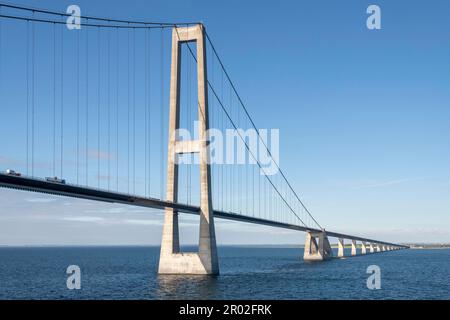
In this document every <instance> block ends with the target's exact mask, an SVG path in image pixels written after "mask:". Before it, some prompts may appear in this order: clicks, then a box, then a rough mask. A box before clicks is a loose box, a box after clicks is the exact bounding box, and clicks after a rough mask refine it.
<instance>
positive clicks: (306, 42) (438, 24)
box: [0, 0, 450, 244]
mask: <svg viewBox="0 0 450 320" xmlns="http://www.w3.org/2000/svg"><path fill="white" fill-rule="evenodd" d="M20 3H21V4H24V5H31V6H38V7H42V8H49V9H53V10H57V11H64V10H65V8H66V7H67V6H68V5H70V4H78V5H79V6H80V7H81V10H82V14H86V15H94V16H107V17H117V18H127V19H128V18H129V19H136V20H157V21H180V20H181V21H202V22H203V23H204V24H205V25H206V28H207V30H208V33H209V34H210V35H211V37H212V38H213V40H214V43H215V46H216V48H217V50H218V51H219V53H220V55H221V57H222V59H223V61H224V63H225V64H226V66H227V69H228V71H229V73H230V75H231V77H232V78H233V80H234V82H235V83H236V85H237V87H238V90H239V92H240V94H241V96H242V97H243V99H244V101H245V103H246V105H247V107H248V109H249V111H250V113H251V114H252V115H253V118H254V120H255V122H256V124H257V126H258V127H260V128H279V129H280V140H281V141H280V164H281V167H282V168H283V170H284V171H285V173H286V175H287V176H288V177H289V179H290V181H291V182H292V184H293V186H294V188H295V189H296V190H297V192H299V193H300V194H301V195H302V199H304V201H305V203H306V204H307V206H308V207H309V209H310V210H311V212H312V213H313V214H314V216H315V217H316V218H317V219H318V220H319V222H321V224H322V225H323V226H324V227H326V228H327V229H332V230H336V231H343V232H346V233H355V234H361V235H365V236H368V237H373V238H381V239H383V240H388V241H406V242H409V241H426V242H440V241H447V242H449V241H450V217H449V215H448V212H449V209H450V200H449V197H448V194H449V191H450V170H449V169H450V168H449V167H450V165H449V164H450V148H449V136H450V127H449V125H448V124H449V121H450V107H449V102H450V90H449V87H450V72H449V71H450V59H449V57H450V30H449V27H448V24H447V23H446V20H447V13H448V12H449V10H450V4H449V3H448V1H433V2H432V3H430V2H426V1H395V2H394V1H356V0H355V1H283V2H274V1H258V2H256V1H234V0H232V1H222V2H218V1H129V2H127V3H126V4H124V3H123V2H119V1H77V2H74V1H45V0H44V1H39V2H38V3H37V2H35V1H25V0H23V1H20ZM369 4H377V5H379V6H380V8H381V13H382V29H381V30H368V29H367V28H366V19H367V16H368V15H367V14H366V8H367V7H368V5H369ZM8 36H9V37H14V35H6V37H8ZM68 41H70V40H68ZM39 45H42V46H43V47H44V46H45V42H42V43H40V44H38V46H39ZM43 50H45V49H43ZM41 52H45V51H41ZM167 57H168V56H167ZM7 58H8V57H7V56H6V57H3V59H7ZM9 58H11V57H9ZM12 61H13V62H12V65H11V66H10V68H12V66H13V65H15V64H19V63H20V61H19V60H17V61H15V62H14V59H13V60H12ZM49 62H51V61H49ZM4 68H8V66H6V67H4ZM22 68H23V66H22ZM41 74H44V76H45V72H43V73H41ZM155 77H158V75H155ZM167 77H168V73H167V76H166V79H167ZM14 79H16V78H14ZM14 79H13V80H11V81H10V82H11V83H10V84H9V88H10V89H11V90H14V83H16V82H15V80H14ZM156 79H157V78H155V80H156ZM2 81H4V80H2ZM16 81H17V82H19V81H20V77H19V76H17V79H16ZM3 83H4V82H3ZM5 86H6V87H5ZM5 88H8V84H4V87H3V90H5ZM16 94H17V95H20V91H18V92H17V93H16ZM40 99H41V100H39V102H40V103H41V104H45V101H46V99H49V98H48V97H47V98H46V97H45V95H44V96H41V98H40ZM154 99H155V103H156V104H158V99H159V97H158V96H157V95H156V94H155V98H154ZM7 112H8V113H9V114H10V117H11V119H13V120H14V119H15V120H16V121H19V120H20V114H19V113H15V111H14V110H8V111H7ZM41 120H42V122H41V123H42V124H43V125H42V126H43V127H46V125H45V123H46V122H45V121H46V120H45V119H41ZM2 126H3V127H2V128H1V129H0V132H1V133H2V136H5V134H7V133H8V132H10V130H11V128H12V127H14V126H15V122H14V121H10V122H8V123H6V124H5V123H4V124H3V125H2ZM48 130H49V129H48V126H47V131H48ZM47 133H48V132H47ZM41 138H42V139H44V134H43V136H42V137H41ZM92 139H93V140H95V137H94V136H93V137H92ZM2 140H3V143H0V146H1V148H2V149H3V151H2V149H0V156H1V158H0V161H2V162H3V164H1V162H0V165H1V168H0V169H1V170H3V169H6V168H5V166H11V162H13V159H10V158H14V159H16V158H17V159H19V158H21V156H23V152H22V151H20V152H22V153H20V152H19V148H16V147H15V146H16V145H20V143H23V132H22V135H21V134H20V133H19V134H18V136H17V137H10V138H9V139H7V140H6V141H5V139H2ZM103 143H104V141H103ZM42 148H43V150H41V153H42V156H41V158H45V157H44V155H45V153H46V152H47V151H48V150H47V149H45V148H44V147H42ZM21 150H23V149H21ZM97 151H98V150H97ZM38 154H39V151H38ZM11 155H13V156H11ZM72 156H73V154H72ZM67 157H70V155H68V156H67ZM21 159H22V161H23V157H22V158H21ZM17 161H19V160H17ZM17 163H18V164H17V165H18V166H20V165H21V164H20V161H19V162H17ZM95 165H96V164H95V162H93V163H92V166H95ZM48 166H49V164H48V163H42V167H43V169H42V170H44V169H45V170H49V168H48ZM154 167H155V168H154V170H155V171H156V172H157V171H158V170H159V164H157V163H155V166H154ZM43 172H44V171H43ZM45 172H47V171H45ZM158 185H159V183H158V182H156V183H155V186H154V187H155V189H158V190H159V186H158ZM0 195H1V197H2V207H1V209H0V210H1V211H0V244H55V243H59V244H135V243H138V244H159V241H160V233H161V223H162V214H161V213H160V212H159V213H158V212H154V214H153V212H152V214H146V213H147V212H148V211H146V210H142V209H133V208H131V209H130V208H126V207H121V206H113V205H106V204H101V203H93V202H86V201H78V200H74V199H65V198H58V197H54V198H53V197H48V196H45V195H39V194H31V193H21V192H15V191H10V190H0ZM217 225H218V227H217V233H218V234H217V237H218V242H219V244H220V243H223V244H225V243H268V242H269V243H302V242H303V237H304V235H303V234H298V233H292V232H286V231H283V230H277V229H268V228H264V227H257V226H249V225H243V224H236V223H231V222H219V221H218V222H217ZM268 232H269V234H270V240H268V239H267V234H268ZM197 235H198V231H197V227H196V225H195V220H193V219H192V218H190V217H186V218H183V223H182V240H183V241H184V242H186V243H193V242H196V239H197Z"/></svg>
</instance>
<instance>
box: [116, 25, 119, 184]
mask: <svg viewBox="0 0 450 320" xmlns="http://www.w3.org/2000/svg"><path fill="white" fill-rule="evenodd" d="M116 58H117V61H116V190H117V191H119V65H120V63H119V28H116Z"/></svg>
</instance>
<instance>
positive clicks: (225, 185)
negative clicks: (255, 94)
mask: <svg viewBox="0 0 450 320" xmlns="http://www.w3.org/2000/svg"><path fill="white" fill-rule="evenodd" d="M68 17H70V14H67V13H61V12H56V11H51V10H43V9H39V8H30V7H23V6H17V5H11V4H1V3H0V97H1V101H2V118H3V121H2V127H1V130H2V142H1V143H0V165H1V166H2V167H3V169H2V170H4V171H3V172H2V173H0V186H1V187H6V188H13V189H19V190H25V191H31V192H41V193H47V194H54V195H61V196H67V197H74V198H81V199H89V200H95V201H103V202H111V203H121V204H126V205H130V206H141V207H148V208H156V209H161V210H164V211H165V220H164V226H163V235H162V243H161V254H160V262H159V273H162V274H165V273H166V274H167V273H169V274H218V273H219V261H218V256H217V249H216V238H215V229H214V218H218V219H228V220H235V221H240V222H245V223H253V224H260V225H266V226H272V227H278V228H285V229H290V230H296V231H301V232H305V233H306V242H305V250H304V256H303V258H304V259H305V260H306V261H322V260H326V259H329V258H331V257H333V250H332V248H331V245H330V241H329V238H330V237H333V238H337V239H338V250H337V255H336V256H337V257H342V256H344V247H345V243H344V242H345V240H347V241H349V242H350V243H351V256H356V255H359V254H368V253H375V252H382V251H391V250H399V249H405V248H407V247H406V246H403V245H400V244H395V243H389V242H384V241H380V240H374V239H368V238H364V237H360V236H353V235H349V234H343V233H339V232H333V231H330V230H325V229H324V228H323V227H322V226H321V225H320V224H319V223H318V222H317V220H316V219H315V218H314V216H313V215H312V214H311V212H310V211H309V210H308V209H307V207H306V206H305V205H304V203H303V202H302V201H301V199H300V197H299V195H298V194H297V192H296V191H295V190H294V188H293V187H292V185H291V183H290V182H289V180H288V179H287V177H286V175H285V174H284V172H283V171H282V170H281V168H280V167H279V165H278V163H277V161H276V159H275V158H274V157H273V155H272V153H271V150H270V148H269V145H271V143H269V141H268V138H267V136H265V135H264V134H263V132H262V130H258V128H257V126H256V124H255V122H254V120H253V119H252V117H251V116H250V113H249V111H248V109H247V107H246V105H245V104H244V102H243V100H242V98H241V96H240V95H239V93H238V91H237V89H236V86H235V85H234V83H233V82H232V80H231V78H230V76H229V73H228V72H227V70H226V68H225V66H224V64H223V62H222V60H221V58H220V57H219V54H218V52H217V50H216V48H215V46H214V44H213V41H212V39H211V36H210V35H209V34H208V33H207V32H206V29H205V26H204V25H203V24H201V23H196V22H186V23H185V22H183V23H166V22H146V21H131V20H120V19H107V18H99V17H92V16H79V17H78V18H79V21H80V22H79V25H78V28H68V27H67V23H68V22H67V19H68ZM180 129H184V130H185V132H187V133H188V136H189V137H188V138H186V137H180V135H179V130H180ZM210 129H214V130H217V131H218V132H228V131H230V130H231V132H233V133H234V138H235V140H236V141H234V140H233V142H236V143H235V144H233V146H232V147H231V148H229V149H227V151H228V152H229V151H230V150H232V156H231V159H230V158H229V156H228V154H227V160H230V161H225V160H224V158H225V157H224V156H223V154H222V151H223V150H218V149H217V148H215V149H214V150H213V149H212V148H211V145H212V138H211V134H210ZM250 133H254V140H253V141H252V140H251V135H250ZM214 139H217V138H214ZM252 142H253V143H252ZM255 145H256V147H255ZM239 146H240V147H241V149H243V150H244V155H245V156H244V158H245V161H242V162H239V161H236V157H237V156H236V153H238V152H239V150H238V149H239ZM213 154H214V157H213V156H212V155H213ZM218 154H219V155H220V157H218V156H217V155H218ZM261 154H264V156H265V157H267V158H269V159H270V161H271V163H272V164H273V165H275V166H276V169H277V170H276V173H275V174H267V172H266V170H267V167H266V163H264V162H263V161H262V160H261ZM212 158H214V159H221V161H214V160H212ZM236 162H237V163H236ZM179 213H187V214H194V215H198V216H199V217H200V220H199V246H198V252H182V251H181V250H180V243H179V234H178V233H179V230H178V229H179V225H178V214H179Z"/></svg>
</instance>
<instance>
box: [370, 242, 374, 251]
mask: <svg viewBox="0 0 450 320" xmlns="http://www.w3.org/2000/svg"><path fill="white" fill-rule="evenodd" d="M369 250H370V253H374V252H375V248H374V246H373V243H370V245H369Z"/></svg>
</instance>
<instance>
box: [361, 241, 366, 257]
mask: <svg viewBox="0 0 450 320" xmlns="http://www.w3.org/2000/svg"><path fill="white" fill-rule="evenodd" d="M366 245H367V244H366V243H365V242H364V241H363V242H362V243H361V254H366V253H367V248H366Z"/></svg>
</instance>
